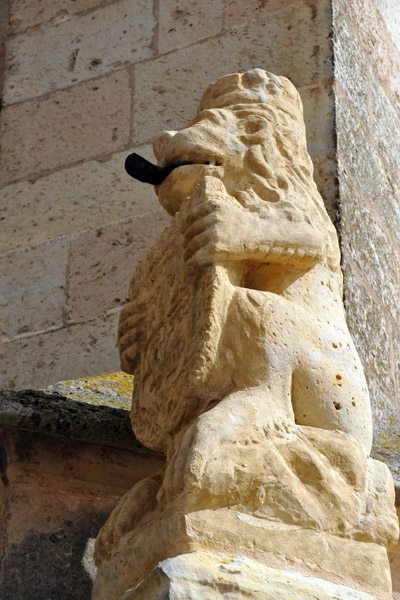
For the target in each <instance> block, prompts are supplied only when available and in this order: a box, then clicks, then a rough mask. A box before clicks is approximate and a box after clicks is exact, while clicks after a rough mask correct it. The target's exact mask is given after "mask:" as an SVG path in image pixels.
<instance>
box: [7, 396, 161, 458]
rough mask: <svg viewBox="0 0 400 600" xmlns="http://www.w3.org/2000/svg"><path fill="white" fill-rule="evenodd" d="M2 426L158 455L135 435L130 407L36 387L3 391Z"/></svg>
mask: <svg viewBox="0 0 400 600" xmlns="http://www.w3.org/2000/svg"><path fill="white" fill-rule="evenodd" d="M0 427H12V428H17V429H25V430H28V431H36V432H40V433H46V434H48V435H56V436H62V437H64V438H71V439H74V440H79V441H84V442H91V443H96V444H104V445H108V446H115V447H118V448H126V449H129V450H134V451H135V452H137V453H144V454H152V455H157V453H155V452H152V451H151V450H149V449H148V448H145V447H144V446H143V445H142V444H141V443H140V442H139V441H138V440H137V439H136V438H135V436H134V434H133V432H132V429H131V423H130V419H129V411H127V410H124V409H118V408H112V407H109V406H96V405H93V404H87V403H85V402H79V401H77V400H72V399H71V398H67V397H65V396H63V395H61V394H58V393H47V392H44V391H36V390H23V391H17V392H14V391H1V392H0Z"/></svg>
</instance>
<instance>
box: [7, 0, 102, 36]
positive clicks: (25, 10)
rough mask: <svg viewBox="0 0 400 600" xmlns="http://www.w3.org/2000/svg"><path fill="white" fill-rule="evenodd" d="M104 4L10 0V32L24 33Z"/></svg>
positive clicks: (98, 1)
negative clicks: (32, 28) (41, 24)
mask: <svg viewBox="0 0 400 600" xmlns="http://www.w3.org/2000/svg"><path fill="white" fill-rule="evenodd" d="M106 1H107V0H106ZM99 4H104V0H74V2H70V0H57V2H54V0H37V2H30V0H12V2H10V24H11V27H10V30H11V32H12V33H18V32H19V31H24V30H25V29H29V28H30V27H34V26H35V25H39V24H40V23H44V22H48V21H51V22H54V21H58V20H64V19H65V18H66V16H69V15H73V14H75V13H78V12H81V11H84V10H88V9H90V8H94V7H96V6H98V5H99Z"/></svg>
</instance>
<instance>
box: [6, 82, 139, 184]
mask: <svg viewBox="0 0 400 600" xmlns="http://www.w3.org/2000/svg"><path fill="white" fill-rule="evenodd" d="M129 105H130V90H129V82H128V75H127V73H126V72H125V71H118V72H117V73H113V74H111V75H108V76H106V77H103V78H100V79H96V81H92V82H87V83H82V84H80V85H78V86H74V87H72V88H69V89H67V90H63V91H59V92H55V93H53V94H52V95H51V96H50V97H49V98H46V99H43V100H32V101H28V102H23V103H21V104H17V105H15V106H9V107H6V108H5V109H4V111H3V113H2V142H3V147H2V153H3V154H2V158H3V161H2V167H1V175H2V178H3V181H4V182H12V181H15V180H18V179H27V178H31V177H32V176H33V175H37V176H38V175H40V174H41V173H45V172H48V171H51V170H55V169H60V168H62V167H64V166H68V165H69V164H73V163H77V162H79V161H80V160H84V159H90V158H93V157H95V156H98V155H99V154H102V153H105V152H107V153H112V152H115V151H117V150H120V149H121V148H122V147H124V146H125V145H126V144H127V143H128V140H129V131H128V127H127V121H128V118H129ZM27 131H29V136H27V135H26V132H27Z"/></svg>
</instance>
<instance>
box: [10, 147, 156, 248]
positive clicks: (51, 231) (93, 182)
mask: <svg viewBox="0 0 400 600" xmlns="http://www.w3.org/2000/svg"><path fill="white" fill-rule="evenodd" d="M134 150H135V151H137V152H139V153H140V154H141V155H142V156H145V157H146V158H147V159H148V160H154V157H153V152H152V149H151V147H150V146H141V147H139V148H135V149H134ZM127 154H128V152H120V153H117V154H114V155H113V156H112V157H111V158H110V159H109V160H107V161H104V162H103V161H101V162H100V161H87V162H84V163H81V164H79V165H77V166H75V167H71V168H69V169H62V170H60V171H56V172H55V173H52V174H51V175H48V176H47V177H41V178H40V179H37V180H36V181H35V182H31V181H23V182H19V183H14V184H11V185H9V186H6V187H4V188H3V189H2V190H0V206H1V208H0V218H2V223H3V228H2V229H1V231H0V253H1V252H6V251H7V250H10V249H13V248H18V247H24V246H28V245H32V244H37V243H40V242H43V241H45V240H48V239H52V238H56V237H58V236H61V235H70V234H72V233H78V232H81V231H84V230H86V229H96V228H98V227H101V226H103V225H105V224H107V223H110V222H112V221H121V220H123V219H127V218H129V217H134V216H139V215H141V214H143V213H147V212H149V211H152V210H154V209H157V208H158V207H159V204H158V202H157V196H156V194H155V193H154V190H153V188H152V187H151V186H149V185H145V184H143V183H140V182H139V181H135V180H133V179H132V178H130V177H129V176H128V175H127V173H125V170H124V161H125V158H126V156H127ZM21 214H23V215H24V217H23V219H21Z"/></svg>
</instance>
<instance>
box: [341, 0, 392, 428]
mask: <svg viewBox="0 0 400 600" xmlns="http://www.w3.org/2000/svg"><path fill="white" fill-rule="evenodd" d="M333 30H334V57H335V63H334V64H335V71H334V77H335V86H334V87H335V104H336V132H337V157H338V167H339V170H338V180H339V202H340V205H339V211H338V215H339V223H338V228H339V233H340V236H341V246H342V257H343V272H344V297H345V306H346V310H347V316H348V321H349V325H350V329H351V333H352V336H353V339H354V341H355V343H356V346H357V347H358V350H359V352H360V355H361V359H362V361H363V364H364V367H365V371H366V375H367V380H368V386H369V390H370V393H371V400H372V403H373V409H374V413H375V421H376V423H380V424H381V426H380V427H379V429H380V431H383V430H384V429H387V428H391V427H394V428H395V430H396V431H397V430H398V415H399V414H400V412H399V411H400V386H399V364H400V330H399V326H398V324H399V322H400V308H399V298H400V188H399V185H400V170H399V166H400V13H399V10H398V6H397V5H396V3H394V2H390V1H389V0H335V1H334V2H333ZM396 417H397V422H396ZM396 436H397V433H396Z"/></svg>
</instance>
